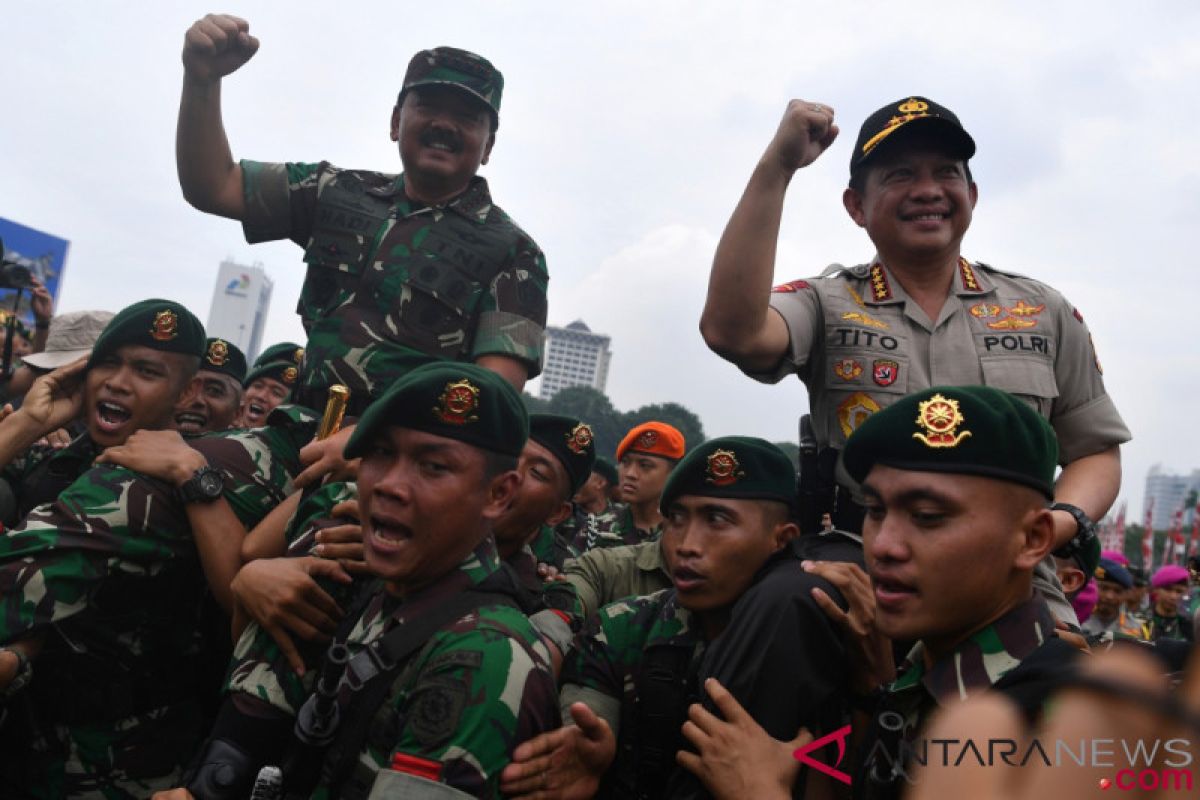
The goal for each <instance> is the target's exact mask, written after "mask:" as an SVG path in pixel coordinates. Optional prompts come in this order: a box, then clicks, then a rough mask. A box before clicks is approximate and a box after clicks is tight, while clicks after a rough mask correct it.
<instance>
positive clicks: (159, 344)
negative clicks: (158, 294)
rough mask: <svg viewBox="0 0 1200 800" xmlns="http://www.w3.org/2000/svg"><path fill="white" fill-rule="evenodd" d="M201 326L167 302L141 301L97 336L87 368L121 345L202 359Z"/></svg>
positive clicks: (179, 307) (192, 316)
mask: <svg viewBox="0 0 1200 800" xmlns="http://www.w3.org/2000/svg"><path fill="white" fill-rule="evenodd" d="M205 343H206V340H205V337H204V326H203V325H201V324H200V320H198V319H196V316H195V315H194V314H192V312H190V311H188V310H187V309H186V308H184V307H183V306H182V305H180V304H179V303H176V302H173V301H171V300H157V299H155V300H143V301H141V302H140V303H134V304H133V305H131V306H126V307H125V308H123V309H121V310H120V311H119V312H118V313H117V315H116V316H115V317H113V318H112V320H110V321H109V323H108V324H107V325H105V326H104V330H103V331H101V332H100V336H98V337H97V338H96V343H95V344H94V345H92V355H91V358H89V359H88V367H89V368H91V367H92V366H94V365H95V364H96V362H98V361H99V360H100V359H102V358H104V357H105V356H109V355H111V354H112V353H114V352H116V350H117V348H119V347H122V346H123V345H127V344H133V345H141V346H142V347H149V348H151V349H152V350H162V351H164V352H167V353H183V354H184V355H190V356H196V357H197V358H203V356H204V348H205Z"/></svg>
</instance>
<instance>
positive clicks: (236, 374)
mask: <svg viewBox="0 0 1200 800" xmlns="http://www.w3.org/2000/svg"><path fill="white" fill-rule="evenodd" d="M200 369H202V370H205V371H206V372H219V373H221V374H222V375H228V376H229V377H231V378H233V379H234V380H235V381H237V382H238V383H241V382H242V381H243V380H244V379H245V377H246V356H245V354H243V353H242V351H241V350H239V349H238V348H237V346H236V345H233V344H231V343H230V342H227V341H225V340H224V339H212V338H210V339H209V340H208V343H207V344H206V345H205V348H204V357H203V358H201V359H200Z"/></svg>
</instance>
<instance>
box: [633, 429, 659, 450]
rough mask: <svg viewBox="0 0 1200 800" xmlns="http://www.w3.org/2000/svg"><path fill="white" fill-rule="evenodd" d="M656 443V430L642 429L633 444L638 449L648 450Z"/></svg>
mask: <svg viewBox="0 0 1200 800" xmlns="http://www.w3.org/2000/svg"><path fill="white" fill-rule="evenodd" d="M656 444H658V431H642V432H641V433H640V434H639V435H638V438H637V441H636V442H634V443H633V446H634V447H635V448H637V449H638V450H649V449H650V448H651V447H654V445H656Z"/></svg>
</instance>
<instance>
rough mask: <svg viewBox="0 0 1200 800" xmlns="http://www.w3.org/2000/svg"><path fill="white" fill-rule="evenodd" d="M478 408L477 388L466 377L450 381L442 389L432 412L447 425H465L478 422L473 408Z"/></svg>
mask: <svg viewBox="0 0 1200 800" xmlns="http://www.w3.org/2000/svg"><path fill="white" fill-rule="evenodd" d="M477 408H479V388H478V387H477V386H475V385H474V384H472V383H471V382H470V381H469V380H467V379H466V378H463V379H462V380H461V381H451V382H450V383H447V384H446V388H445V389H443V390H442V396H441V397H439V398H438V404H437V405H436V406H435V407H434V409H433V413H434V415H436V416H437V418H438V419H440V420H441V421H442V422H444V423H446V424H447V425H466V424H467V423H468V422H478V421H479V417H477V416H475V414H474V411H475V409H477Z"/></svg>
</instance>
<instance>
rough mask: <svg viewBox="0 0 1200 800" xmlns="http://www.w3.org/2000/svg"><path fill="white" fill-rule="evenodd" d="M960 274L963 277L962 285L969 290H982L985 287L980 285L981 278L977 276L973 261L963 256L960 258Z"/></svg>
mask: <svg viewBox="0 0 1200 800" xmlns="http://www.w3.org/2000/svg"><path fill="white" fill-rule="evenodd" d="M958 274H959V277H960V278H961V279H962V287H963V289H965V290H966V291H968V292H982V291H983V287H982V286H980V285H979V280H978V279H977V278H976V277H975V268H974V267H972V266H971V263H970V262H969V261H967V260H966V259H965V258H962V257H961V256H960V257H959V259H958Z"/></svg>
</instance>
